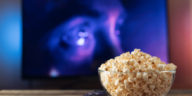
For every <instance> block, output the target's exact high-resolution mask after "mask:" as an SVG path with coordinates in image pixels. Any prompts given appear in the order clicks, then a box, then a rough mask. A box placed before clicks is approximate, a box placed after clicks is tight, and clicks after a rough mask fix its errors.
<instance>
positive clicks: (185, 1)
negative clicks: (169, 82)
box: [169, 0, 192, 89]
mask: <svg viewBox="0 0 192 96" xmlns="http://www.w3.org/2000/svg"><path fill="white" fill-rule="evenodd" d="M169 32H170V33H169V35H170V38H169V40H170V61H171V62H173V63H175V64H176V65H177V66H178V69H177V74H176V80H175V83H174V87H175V88H182V89H183V88H184V89H191V88H192V76H191V74H192V70H191V69H192V0H169Z"/></svg>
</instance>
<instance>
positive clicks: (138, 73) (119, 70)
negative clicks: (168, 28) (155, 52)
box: [99, 49, 177, 96]
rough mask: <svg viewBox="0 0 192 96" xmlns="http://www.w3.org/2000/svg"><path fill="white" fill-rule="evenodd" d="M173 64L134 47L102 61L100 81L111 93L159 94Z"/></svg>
mask: <svg viewBox="0 0 192 96" xmlns="http://www.w3.org/2000/svg"><path fill="white" fill-rule="evenodd" d="M176 68H177V67H176V65H174V64H172V63H170V64H166V63H165V62H163V61H161V60H160V58H158V57H155V56H151V55H149V54H147V53H144V52H141V51H140V49H135V50H134V51H133V52H131V53H130V52H126V53H123V54H121V55H120V56H118V57H115V58H114V59H110V60H108V61H106V62H105V63H104V64H102V65H101V66H100V67H99V70H100V78H101V82H102V84H103V86H104V87H105V88H106V90H107V91H108V92H109V93H110V95H112V96H163V95H165V94H164V93H167V92H168V91H169V89H170V87H171V85H172V80H173V79H174V78H173V74H174V72H175V70H176Z"/></svg>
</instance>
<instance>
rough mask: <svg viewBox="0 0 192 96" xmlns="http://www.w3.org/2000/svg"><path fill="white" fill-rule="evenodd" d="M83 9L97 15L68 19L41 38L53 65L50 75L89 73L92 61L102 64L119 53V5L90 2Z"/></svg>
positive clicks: (108, 0)
mask: <svg viewBox="0 0 192 96" xmlns="http://www.w3.org/2000/svg"><path fill="white" fill-rule="evenodd" d="M84 6H88V7H89V8H90V9H87V10H89V11H92V12H95V13H97V16H91V15H90V14H88V13H87V14H77V15H75V16H71V17H70V18H69V19H67V20H66V21H63V22H62V23H61V24H58V26H56V27H55V28H53V29H52V30H51V31H50V33H49V35H48V36H46V37H44V38H48V39H46V40H47V41H46V44H45V46H46V48H47V49H48V51H49V52H50V54H51V56H52V59H53V63H54V64H53V68H52V69H50V71H51V70H54V71H56V70H57V69H60V70H61V71H64V70H66V68H68V69H74V71H76V70H78V69H80V70H79V71H80V72H83V70H90V69H91V66H92V65H91V63H92V62H93V59H96V60H98V63H102V62H104V61H105V60H106V59H109V58H111V57H114V56H116V55H119V54H120V53H122V48H121V42H120V41H121V40H120V38H119V36H120V32H121V31H120V27H121V25H122V23H123V20H124V17H125V15H126V14H125V12H124V9H123V6H122V5H121V2H119V0H113V2H111V0H105V2H102V0H93V1H92V2H89V5H87V4H84ZM85 11H86V10H85ZM66 14H67V13H66ZM99 60H100V61H99ZM77 68H78V69H77ZM58 71H59V70H58ZM84 72H86V71H84ZM63 73H66V72H63ZM71 73H73V72H71Z"/></svg>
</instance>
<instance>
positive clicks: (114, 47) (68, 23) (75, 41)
mask: <svg viewBox="0 0 192 96" xmlns="http://www.w3.org/2000/svg"><path fill="white" fill-rule="evenodd" d="M22 3H23V6H22V18H23V53H22V54H23V56H22V75H23V77H24V78H65V77H78V76H95V75H97V68H98V67H99V66H100V64H102V63H104V62H105V61H106V60H108V59H110V58H114V57H115V56H118V55H120V54H121V53H123V52H127V51H132V50H133V49H135V48H139V49H141V50H142V51H144V52H147V53H150V54H151V55H153V56H158V57H160V58H161V59H162V60H163V61H165V62H167V60H168V55H167V54H168V52H167V51H168V46H167V45H168V39H167V36H168V35H167V34H168V33H167V2H166V0H23V1H22Z"/></svg>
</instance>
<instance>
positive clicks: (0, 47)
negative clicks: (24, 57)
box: [0, 2, 22, 64]
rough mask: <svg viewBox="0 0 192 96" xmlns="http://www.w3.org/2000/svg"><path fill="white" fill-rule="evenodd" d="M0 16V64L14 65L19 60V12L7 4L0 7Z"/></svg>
mask: <svg viewBox="0 0 192 96" xmlns="http://www.w3.org/2000/svg"><path fill="white" fill-rule="evenodd" d="M13 3H14V2H13ZM2 5H3V4H2ZM5 5H6V4H5ZM0 14H1V15H0V58H1V59H0V64H16V61H17V63H18V62H20V59H21V48H22V47H21V42H22V34H21V29H22V28H21V11H20V8H19V7H18V6H12V4H7V5H6V6H1V7H0ZM10 62H15V63H10Z"/></svg>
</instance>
